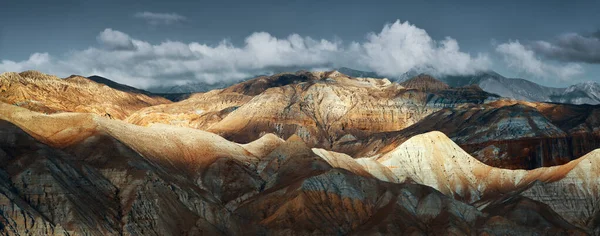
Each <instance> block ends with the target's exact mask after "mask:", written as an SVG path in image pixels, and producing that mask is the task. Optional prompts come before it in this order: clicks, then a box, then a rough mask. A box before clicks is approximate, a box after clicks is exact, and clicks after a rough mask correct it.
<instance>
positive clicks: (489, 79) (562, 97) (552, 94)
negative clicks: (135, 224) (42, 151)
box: [149, 67, 600, 105]
mask: <svg viewBox="0 0 600 236" xmlns="http://www.w3.org/2000/svg"><path fill="white" fill-rule="evenodd" d="M337 71H339V72H340V73H343V74H346V75H348V76H351V77H358V78H380V79H383V78H388V79H389V80H390V81H392V82H397V83H401V82H403V81H405V80H408V79H410V78H413V77H415V76H417V75H419V74H423V73H421V72H419V71H418V70H410V71H409V72H406V73H405V74H403V75H402V76H399V77H386V76H382V75H379V74H377V73H375V72H368V71H360V70H355V69H350V68H347V67H341V68H338V69H337ZM437 79H439V80H441V81H443V82H445V83H447V84H448V85H450V86H452V87H462V86H467V85H478V86H479V87H480V88H482V89H483V90H484V91H486V92H489V93H494V94H497V95H500V96H502V97H506V98H513V99H516V100H524V101H531V102H555V103H570V104H591V105H595V104H600V85H599V84H598V83H595V82H591V81H590V82H583V83H579V84H574V85H571V86H569V87H567V88H553V87H547V86H543V85H539V84H537V83H534V82H531V81H529V80H526V79H515V78H506V77H504V76H502V75H500V74H498V73H496V72H494V71H481V72H477V73H474V74H467V75H443V76H439V77H438V78H437ZM246 80H249V79H245V80H242V81H246ZM234 83H236V82H235V81H232V82H224V81H221V82H218V83H213V84H209V83H203V82H197V83H188V84H185V85H177V86H172V87H153V88H150V89H149V91H151V92H155V93H158V94H170V93H177V94H185V93H199V92H207V91H210V90H214V89H222V88H226V87H229V86H231V85H233V84H234Z"/></svg>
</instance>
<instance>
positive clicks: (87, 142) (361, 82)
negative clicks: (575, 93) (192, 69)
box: [0, 71, 600, 235]
mask: <svg viewBox="0 0 600 236" xmlns="http://www.w3.org/2000/svg"><path fill="white" fill-rule="evenodd" d="M22 74H23V75H20V74H16V73H5V74H3V75H2V76H3V77H2V80H1V81H2V86H1V87H2V91H3V92H2V93H0V95H2V96H0V97H1V98H2V99H5V100H7V101H11V100H10V99H16V98H20V99H27V100H34V99H37V100H36V101H38V100H39V101H40V103H39V104H44V107H46V108H48V109H50V108H53V109H54V110H51V112H48V113H53V114H44V113H40V112H36V111H45V110H43V109H41V106H33V105H28V106H19V105H21V104H15V103H13V102H11V103H4V102H0V180H1V181H0V232H1V233H2V234H7V235H24V234H25V235H248V234H252V235H254V234H258V235H290V234H291V235H331V234H344V235H346V234H354V235H365V234H366V235H372V234H400V235H404V234H420V235H423V234H424V235H449V234H453V235H507V234H508V235H531V234H533V235H536V234H537V235H586V234H599V233H600V223H599V222H600V221H599V220H598V219H600V217H599V215H598V212H600V196H599V191H598V190H599V189H600V188H599V187H598V184H599V183H600V179H599V177H598V175H599V174H598V173H600V149H596V148H598V147H599V145H600V138H598V137H600V118H599V117H600V109H598V107H597V106H591V105H565V104H551V103H535V102H524V101H517V100H509V99H501V98H499V97H498V96H496V95H494V94H490V93H487V92H485V91H483V90H482V89H481V88H479V87H478V86H466V87H449V86H448V85H446V84H444V83H442V82H440V81H438V80H436V79H435V78H433V77H431V76H427V75H420V76H417V77H415V78H412V79H411V80H409V81H407V82H406V83H404V86H403V85H400V84H397V83H392V82H390V81H389V80H387V79H376V78H356V77H351V76H347V75H344V74H341V73H340V72H337V71H330V72H306V71H301V72H296V73H282V74H277V75H273V76H263V77H258V78H255V79H252V80H247V81H244V82H242V83H239V84H235V85H232V86H230V87H227V88H224V89H219V90H213V91H209V92H206V93H198V94H194V95H191V96H190V97H189V98H187V99H185V100H182V101H179V102H174V103H171V102H168V101H166V100H164V99H162V98H156V97H149V96H147V95H144V94H140V93H136V91H135V90H133V89H128V88H127V87H120V90H126V91H120V90H118V89H114V88H110V87H109V86H106V85H102V84H98V83H96V82H94V81H91V80H88V79H86V78H83V77H70V78H68V79H59V78H56V77H52V76H48V75H43V74H40V73H35V72H25V73H22ZM104 83H108V82H106V81H104ZM42 85H44V86H42ZM114 86H116V85H114ZM61 88H62V89H64V90H61ZM74 95H80V96H79V97H78V96H74ZM150 95H152V94H150ZM93 96H99V97H97V98H95V97H93ZM3 101H4V100H3ZM152 102H154V103H152ZM74 104H78V105H77V106H74ZM73 107H74V108H73ZM58 108H61V109H58ZM117 108H118V109H117ZM102 109H104V110H102ZM109 109H114V110H117V111H119V112H115V111H113V110H110V112H112V113H110V114H111V116H112V114H113V113H114V114H117V115H115V117H113V118H124V119H123V120H119V119H110V117H106V116H104V115H105V113H104V112H108V110H109ZM119 109H120V110H119ZM73 111H75V112H73ZM125 117H126V118H125ZM595 149H596V150H595ZM499 167H508V168H512V169H518V170H511V169H505V168H499ZM538 167H539V168H538ZM525 169H531V170H525Z"/></svg>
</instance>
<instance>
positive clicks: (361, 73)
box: [336, 67, 385, 78]
mask: <svg viewBox="0 0 600 236" xmlns="http://www.w3.org/2000/svg"><path fill="white" fill-rule="evenodd" d="M336 70H337V71H338V72H340V73H342V74H345V75H347V76H350V77H359V78H385V76H382V75H379V74H377V73H375V72H371V71H361V70H355V69H350V68H347V67H340V68H338V69H336Z"/></svg>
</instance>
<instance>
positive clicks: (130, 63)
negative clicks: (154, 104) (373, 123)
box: [0, 21, 489, 88]
mask: <svg viewBox="0 0 600 236" xmlns="http://www.w3.org/2000/svg"><path fill="white" fill-rule="evenodd" d="M97 40H98V42H99V44H100V46H99V47H94V46H93V47H89V48H87V49H85V50H78V51H77V50H76V51H72V52H69V53H67V54H65V55H63V56H62V57H60V58H57V57H50V55H48V54H34V55H32V57H31V58H30V59H29V60H27V61H22V62H14V61H8V60H5V61H2V62H1V63H0V72H2V71H22V70H25V69H36V70H40V71H43V72H48V73H53V74H57V75H59V76H68V75H70V74H80V75H93V74H96V75H100V76H104V77H107V78H109V79H113V80H115V81H117V82H120V83H125V84H129V85H133V86H138V87H142V88H144V87H149V86H155V85H170V84H181V83H185V82H192V81H205V82H209V83H210V82H217V81H224V80H225V81H227V80H228V81H233V80H239V79H243V78H247V77H250V76H254V75H257V74H268V73H272V72H275V71H281V70H286V71H294V70H298V69H310V68H333V67H341V66H349V67H354V68H360V69H366V70H372V71H374V72H377V73H379V74H383V75H386V76H400V75H402V74H403V73H405V72H406V71H408V70H410V69H412V68H423V69H427V70H429V72H431V73H437V74H465V73H472V72H474V71H477V70H483V69H486V68H487V67H488V65H489V60H488V58H487V57H486V56H485V55H478V56H477V57H472V56H471V55H469V54H467V53H464V52H461V51H460V49H459V46H458V42H456V40H454V39H452V38H446V39H444V40H441V41H439V42H438V41H435V40H433V39H431V37H430V36H429V35H428V34H427V32H426V31H425V30H423V29H419V28H417V27H416V26H414V25H411V24H409V23H408V22H404V23H401V22H400V21H396V22H395V23H393V24H387V25H385V26H384V28H383V30H382V31H381V32H379V33H370V34H368V35H367V37H366V40H365V41H364V42H351V43H349V44H344V43H342V42H341V41H330V40H325V39H312V38H310V37H303V36H300V35H298V34H292V35H289V36H288V37H285V38H277V37H274V36H272V35H271V34H269V33H266V32H257V33H253V34H251V35H249V36H248V37H247V38H246V39H245V41H244V44H243V45H241V46H236V45H233V44H232V43H230V42H228V41H226V40H224V41H222V42H220V43H218V44H216V45H208V44H203V43H198V42H191V43H183V42H178V41H165V42H162V43H159V44H151V43H148V42H146V41H142V40H138V39H135V38H132V37H130V36H129V35H127V34H125V33H123V32H120V31H116V30H113V29H105V30H104V31H102V32H101V33H100V34H99V35H98V37H97ZM40 55H43V56H40ZM40 57H41V59H43V60H41V59H40ZM34 61H43V63H37V64H36V63H35V62H34Z"/></svg>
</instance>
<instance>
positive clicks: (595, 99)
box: [550, 81, 600, 104]
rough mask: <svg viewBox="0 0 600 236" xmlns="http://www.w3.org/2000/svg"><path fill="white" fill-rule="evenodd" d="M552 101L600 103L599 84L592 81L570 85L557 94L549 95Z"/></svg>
mask: <svg viewBox="0 0 600 236" xmlns="http://www.w3.org/2000/svg"><path fill="white" fill-rule="evenodd" d="M550 98H551V99H552V101H554V102H560V103H572V104H598V103H600V85H598V83H594V82H591V81H590V82H584V83H579V84H575V85H571V86H569V87H568V88H566V89H565V90H564V91H563V92H562V93H560V94H558V95H552V96H550Z"/></svg>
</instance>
